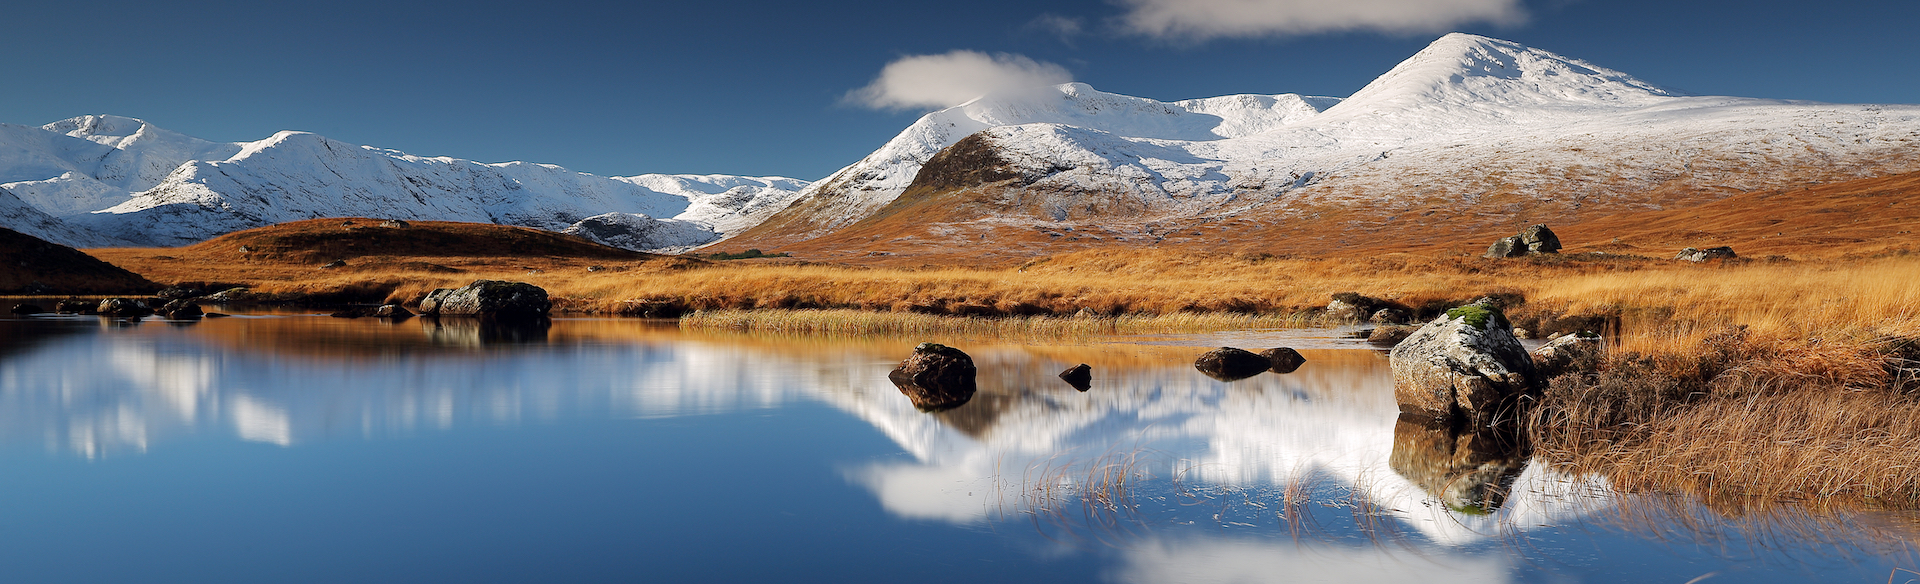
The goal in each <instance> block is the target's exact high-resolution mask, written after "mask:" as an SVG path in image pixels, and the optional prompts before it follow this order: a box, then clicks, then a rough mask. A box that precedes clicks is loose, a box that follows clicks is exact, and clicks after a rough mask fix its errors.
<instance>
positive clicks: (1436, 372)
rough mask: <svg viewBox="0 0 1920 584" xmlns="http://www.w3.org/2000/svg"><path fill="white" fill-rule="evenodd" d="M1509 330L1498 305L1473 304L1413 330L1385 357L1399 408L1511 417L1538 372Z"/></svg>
mask: <svg viewBox="0 0 1920 584" xmlns="http://www.w3.org/2000/svg"><path fill="white" fill-rule="evenodd" d="M1512 329H1513V325H1511V324H1509V323H1508V322H1507V318H1506V315H1505V314H1503V313H1502V312H1501V311H1500V308H1499V307H1497V306H1495V305H1494V304H1492V303H1475V304H1469V305H1466V306H1461V307H1459V308H1455V309H1453V310H1449V311H1447V313H1446V314H1444V315H1441V316H1440V317H1439V318H1435V319H1434V320H1433V322H1430V323H1427V324H1426V325H1425V326H1422V327H1420V330H1417V331H1414V333H1413V334H1412V335H1409V336H1408V337H1407V338H1406V340H1404V341H1401V342H1400V344H1399V345H1396V346H1394V348H1393V352H1392V354H1391V356H1390V358H1389V360H1390V361H1391V363H1392V365H1393V397H1394V400H1395V401H1397V402H1399V404H1400V411H1402V412H1409V413H1416V414H1422V415H1427V416H1432V417H1435V418H1440V419H1461V420H1465V421H1467V422H1469V423H1472V424H1474V425H1476V426H1484V425H1487V424H1491V423H1494V422H1496V421H1503V420H1511V419H1513V418H1514V417H1515V416H1517V415H1518V414H1519V411H1518V407H1519V405H1520V404H1521V398H1523V397H1526V396H1531V395H1533V394H1535V393H1536V392H1537V390H1538V387H1539V374H1538V372H1537V371H1536V370H1535V369H1534V366H1533V358H1532V357H1531V356H1530V355H1528V354H1527V351H1526V349H1524V348H1522V347H1521V346H1520V339H1517V338H1514V336H1513V331H1512Z"/></svg>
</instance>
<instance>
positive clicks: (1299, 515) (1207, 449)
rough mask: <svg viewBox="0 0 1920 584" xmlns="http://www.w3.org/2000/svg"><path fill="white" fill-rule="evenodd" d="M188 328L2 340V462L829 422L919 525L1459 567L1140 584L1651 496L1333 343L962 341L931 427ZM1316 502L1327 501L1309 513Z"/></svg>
mask: <svg viewBox="0 0 1920 584" xmlns="http://www.w3.org/2000/svg"><path fill="white" fill-rule="evenodd" d="M161 324H162V323H158V322H147V323H142V324H138V325H126V324H124V323H108V324H102V323H101V322H100V321H98V320H97V319H93V318H92V317H85V318H80V319H74V318H64V319H33V320H7V321H0V339H4V342H0V447H5V448H15V449H18V448H45V449H50V450H53V451H57V452H62V453H69V454H73V455H78V456H82V457H88V458H96V457H107V458H112V457H115V456H124V455H133V454H137V453H140V452H145V451H149V450H152V449H161V448H166V447H167V444H168V443H169V441H172V440H175V439H179V438H183V437H186V436H190V435H208V434H210V435H216V436H232V437H234V438H238V439H241V440H246V441H254V442H264V443H271V444H278V445H282V446H292V445H299V444H303V443H310V442H316V441H324V440H331V439H337V438H355V439H364V438H380V437H389V436H407V435H411V434H416V433H419V432H424V431H434V430H437V429H447V428H454V427H458V426H464V425H517V424H524V423H547V422H554V421H559V420H564V419H570V418H605V417H615V418H669V417H683V416H695V415H702V414H720V413H730V412H740V411H747V410H771V409H777V408H782V407H786V406H791V405H796V404H803V403H819V404H826V405H829V406H831V407H832V408H834V409H836V410H838V411H840V412H844V413H846V414H848V415H851V416H852V417H854V418H857V419H858V420H861V421H863V422H864V423H865V424H866V425H869V426H871V427H872V428H873V429H874V430H877V431H878V432H879V433H881V434H883V435H884V436H885V437H886V438H887V439H889V440H890V441H892V442H893V443H894V444H896V445H897V446H898V448H899V449H900V450H903V451H905V453H907V454H908V455H909V457H908V458H904V459H902V458H885V459H878V460H868V461H865V462H860V463H855V464H851V465H847V466H844V467H842V468H841V469H840V472H841V473H843V475H844V476H845V477H846V478H847V480H848V481H850V482H852V483H853V484H855V485H858V487H859V488H863V489H865V490H866V491H868V492H870V493H871V496H872V497H873V499H874V500H877V502H878V504H879V505H880V506H881V507H882V508H884V509H885V510H886V511H887V512H888V513H890V514H892V515H894V516H896V517H899V518H905V519H911V520H922V521H936V522H944V523H951V524H957V525H980V524H991V523H994V522H1001V521H1006V520H1009V519H1013V520H1021V521H1027V520H1032V521H1033V523H1034V524H1035V526H1036V527H1038V528H1039V529H1040V530H1041V531H1043V532H1046V531H1048V530H1049V529H1050V527H1049V526H1048V525H1046V522H1047V521H1053V520H1055V519H1057V518H1059V517H1062V516H1065V515H1071V514H1070V513H1067V514H1063V513H1061V510H1062V506H1063V505H1066V506H1073V505H1079V506H1081V507H1078V508H1077V509H1081V510H1089V509H1090V510H1092V512H1091V514H1090V515H1088V516H1096V515H1100V514H1102V513H1107V514H1110V515H1112V516H1125V517H1127V518H1128V521H1132V522H1135V523H1140V524H1143V525H1149V526H1150V525H1152V524H1169V525H1185V524H1188V523H1192V522H1199V523H1201V524H1213V525H1218V526H1219V527H1220V528H1222V529H1245V530H1247V531H1246V533H1248V534H1250V535H1251V534H1260V533H1264V534H1266V536H1267V537H1271V536H1272V535H1273V534H1288V533H1292V534H1295V535H1298V534H1299V532H1300V529H1301V526H1302V525H1303V524H1311V525H1310V527H1312V526H1314V525H1317V527H1314V528H1315V529H1319V530H1322V531H1324V532H1325V534H1324V535H1327V536H1329V537H1333V538H1336V539H1337V538H1341V537H1345V538H1355V537H1357V538H1361V539H1363V540H1368V541H1379V540H1380V539H1381V538H1383V537H1384V538H1386V539H1389V540H1413V541H1417V542H1420V545H1422V546H1423V547H1425V549H1426V551H1424V552H1423V553H1422V554H1421V555H1422V556H1424V557H1425V558H1426V559H1425V560H1423V561H1428V562H1437V563H1439V564H1443V565H1449V566H1451V567H1450V568H1449V570H1448V571H1446V572H1444V573H1442V574H1433V573H1428V572H1429V571H1430V569H1429V566H1428V565H1426V564H1410V565H1403V564H1397V563H1388V564H1380V563H1378V562H1373V563H1371V564H1368V566H1361V567H1356V566H1355V565H1351V564H1354V563H1355V562H1359V560H1360V559H1362V558H1375V557H1376V556H1375V555H1374V552H1372V551H1364V548H1366V546H1362V547H1361V548H1355V547H1352V546H1333V547H1328V546H1327V545H1326V544H1324V543H1315V542H1313V541H1305V542H1299V541H1285V540H1280V541H1275V540H1269V539H1260V538H1258V537H1255V538H1254V539H1235V538H1231V537H1229V538H1224V539H1222V538H1212V537H1207V538H1201V537H1157V536H1156V537H1140V538H1138V539H1137V540H1136V541H1134V542H1132V543H1130V544H1128V547H1129V549H1131V550H1133V551H1132V552H1131V553H1129V554H1127V557H1126V560H1125V566H1123V568H1122V569H1121V570H1120V571H1119V572H1118V573H1116V575H1115V577H1116V578H1117V579H1120V580H1125V581H1141V582H1152V581H1165V580H1167V579H1169V577H1170V576H1172V575H1180V574H1184V575H1187V576H1194V577H1199V576H1202V575H1210V576H1207V577H1203V578H1200V579H1219V580H1235V581H1238V580H1262V579H1267V578H1266V577H1256V576H1259V575H1262V574H1265V575H1266V576H1267V577H1272V574H1269V573H1267V572H1266V570H1268V569H1269V568H1270V567H1271V566H1272V565H1274V564H1275V563H1290V564H1295V565H1296V569H1295V570H1294V571H1292V572H1289V573H1288V574H1291V575H1292V576H1296V577H1299V578H1307V579H1311V578H1313V577H1318V576H1314V575H1313V572H1314V570H1315V569H1317V568H1311V567H1310V566H1320V567H1324V568H1325V569H1326V572H1327V573H1326V574H1323V575H1321V576H1324V577H1327V578H1334V577H1336V576H1338V577H1353V576H1355V575H1356V574H1360V573H1366V574H1370V575H1371V576H1370V577H1377V578H1381V579H1388V580H1394V579H1403V578H1404V579H1412V578H1420V579H1422V580H1436V581H1448V580H1459V581H1467V580H1472V581H1489V580H1499V579H1500V578H1499V577H1497V575H1498V574H1503V573H1506V572H1507V571H1508V570H1509V569H1510V568H1511V567H1512V566H1511V564H1512V563H1513V561H1514V560H1512V559H1510V558H1508V557H1506V556H1503V555H1499V554H1493V555H1488V554H1485V553H1480V552H1470V551H1467V550H1469V549H1470V547H1471V546H1474V545H1475V544H1479V543H1491V544H1493V545H1500V544H1502V543H1503V542H1506V541H1509V540H1510V539H1511V538H1514V537H1518V534H1523V533H1526V532H1530V531H1534V530H1541V529H1548V530H1555V529H1563V528H1572V529H1583V528H1584V527H1583V525H1585V524H1587V523H1588V522H1590V520H1591V518H1593V517H1595V516H1596V515H1604V514H1605V513H1606V512H1609V511H1610V510H1612V509H1615V508H1617V507H1618V506H1619V505H1621V504H1622V502H1623V501H1625V502H1628V503H1634V504H1640V503H1639V502H1640V501H1641V500H1640V499H1637V498H1635V497H1625V496H1622V495H1619V494H1616V493H1614V492H1613V491H1611V490H1610V489H1609V488H1608V486H1607V484H1606V482H1605V481H1604V480H1603V479H1601V478H1599V477H1570V476H1564V475H1559V474H1557V473H1554V472H1552V471H1549V470H1545V469H1543V468H1540V467H1539V466H1537V465H1531V466H1530V465H1527V464H1526V452H1525V449H1524V448H1523V447H1522V445H1519V444H1517V443H1516V442H1514V441H1512V440H1511V439H1510V438H1505V437H1501V436H1496V435H1489V434H1476V433H1473V432H1471V431H1468V432H1462V431H1461V430H1459V429H1456V428H1447V427H1440V426H1434V425H1431V424H1427V423H1425V422H1423V421H1421V420H1417V419H1404V418H1401V417H1400V416H1399V412H1398V408H1397V407H1396V405H1395V404H1394V402H1393V399H1392V394H1393V392H1392V388H1391V374H1390V371H1389V369H1388V365H1387V361H1386V359H1385V358H1384V356H1383V355H1381V354H1380V353H1378V352H1375V351H1370V350H1326V349H1319V350H1314V349H1309V350H1305V351H1302V353H1303V354H1305V356H1306V358H1307V363H1306V365H1305V366H1303V367H1301V368H1300V369H1298V370H1297V371H1294V372H1292V373H1289V374H1284V375H1281V374H1272V373H1267V374H1261V375H1257V376H1254V377H1251V378H1248V379H1243V380H1238V381H1233V382H1222V381H1217V380H1214V379H1210V378H1207V377H1205V376H1203V375H1201V374H1200V373H1198V372H1196V371H1195V370H1194V369H1193V368H1192V367H1191V365H1190V363H1191V362H1192V359H1193V356H1194V355H1197V354H1199V353H1200V352H1203V351H1205V350H1206V349H1207V348H1210V346H1209V345H1207V343H1208V342H1215V341H1218V339H1198V340H1195V341H1194V342H1193V343H1190V344H1187V345H1181V344H1158V345H1146V344H1134V343H1122V342H1107V343H1093V344H1079V345H1061V346H1031V345H1008V344H1001V343H994V342H975V343H965V342H959V341H953V342H952V343H951V344H953V345H954V346H956V347H960V348H962V349H963V350H965V351H967V352H968V353H969V354H971V356H972V358H973V360H974V362H975V364H976V366H977V368H978V371H979V374H978V378H977V381H976V388H975V393H974V394H973V396H972V398H971V399H970V400H968V401H966V402H965V403H964V404H963V405H959V406H958V407H953V408H951V409H944V410H939V411H933V412H926V411H922V410H921V409H919V408H916V407H915V405H914V403H913V402H912V400H910V399H908V397H907V396H905V395H903V394H902V392H901V390H900V389H899V388H897V387H896V386H895V385H894V384H893V383H892V382H890V381H889V380H888V372H889V371H890V370H891V369H892V368H893V367H894V366H895V365H897V364H898V363H899V360H900V359H902V358H904V357H905V356H906V355H907V354H908V352H910V351H911V350H912V348H913V346H914V344H915V342H916V341H914V340H905V339H880V338H859V339H826V338H805V337H803V338H768V337H752V336H745V335H732V334H724V333H698V332H687V331H681V330H679V329H677V328H674V327H672V325H671V324H668V325H666V326H661V325H659V324H650V323H646V322H638V321H619V320H594V319H578V320H572V319H561V320H557V321H555V322H554V323H552V325H551V327H538V328H537V329H526V328H519V329H500V328H497V327H496V328H489V327H487V326H483V325H482V323H478V322H474V321H457V320H442V321H435V320H433V319H412V320H406V321H400V322H384V321H376V320H370V319H359V320H344V319H328V318H324V317H273V318H230V319H218V320H208V321H204V322H201V323H198V324H195V325H192V326H187V327H172V326H157V325H161ZM1241 340H1245V339H1241ZM1156 342H1164V340H1158V341H1156ZM1256 342H1264V341H1256ZM1261 348H1264V347H1261ZM1078 363H1087V364H1089V365H1091V366H1092V372H1093V379H1092V383H1091V387H1090V388H1089V390H1087V391H1085V392H1082V391H1080V390H1079V389H1077V388H1075V387H1073V386H1072V385H1070V384H1068V383H1066V382H1064V381H1062V380H1061V379H1060V377H1059V376H1058V374H1059V373H1060V371H1062V370H1063V369H1065V368H1067V367H1069V366H1072V365H1075V364H1078ZM716 464H725V462H724V461H719V462H716ZM1303 485H1304V486H1303ZM1116 488H1117V489H1118V490H1115V489H1116ZM1296 491H1299V492H1301V493H1305V492H1306V491H1311V493H1306V494H1310V495H1311V496H1312V497H1317V498H1319V500H1317V501H1314V502H1310V503H1303V502H1302V501H1299V500H1295V494H1296ZM1103 493H1104V494H1103ZM1103 497H1105V498H1103ZM1111 497H1119V498H1120V499H1123V500H1116V499H1113V498H1111ZM1123 507H1125V508H1123ZM1642 507H1644V505H1642ZM1329 509H1331V511H1329ZM1078 512H1079V511H1075V513H1078ZM1684 512H1685V511H1683V513H1684ZM1290 513H1291V514H1292V515H1289V514H1290ZM1303 514H1304V515H1303ZM1340 521H1346V522H1349V523H1351V525H1345V526H1344V527H1342V526H1341V525H1336V524H1338V523H1340ZM1121 523H1125V521H1123V522H1121ZM1840 524H1841V527H1842V528H1844V525H1845V522H1840ZM1342 525H1344V524H1342ZM1069 527H1071V529H1069V531H1072V530H1079V531H1081V532H1084V531H1085V528H1087V527H1089V525H1076V526H1069ZM1109 527H1111V525H1109ZM1125 530H1126V529H1125V528H1124V526H1123V529H1122V531H1125ZM1311 530H1312V529H1309V531H1311ZM1235 533H1239V532H1235ZM1049 537H1050V538H1053V537H1054V535H1049ZM1056 539H1057V538H1056ZM1096 539H1099V538H1096ZM1310 539H1311V538H1310ZM1303 546H1304V547H1303ZM1474 549H1477V548H1474ZM1196 558H1205V559H1204V560H1202V559H1196ZM1360 563H1366V562H1360ZM1696 575H1697V574H1696ZM1279 579H1280V580H1286V579H1287V578H1279ZM1683 580H1684V579H1683Z"/></svg>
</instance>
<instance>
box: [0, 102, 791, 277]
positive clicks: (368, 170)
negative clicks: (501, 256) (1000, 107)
mask: <svg viewBox="0 0 1920 584" xmlns="http://www.w3.org/2000/svg"><path fill="white" fill-rule="evenodd" d="M805 185H806V183H805V182H804V181H797V180H794V179H787V178H780V177H767V178H752V177H734V176H726V175H708V176H693V175H684V176H667V175H640V176H635V177H624V178H623V177H601V176H596V175H591V174H586V173H580V172H574V171H571V170H567V169H565V168H561V167H559V166H554V165H550V164H533V163H526V162H506V163H498V164H485V163H479V162H474V161H470V160H461V159H457V158H448V157H423V156H415V155H411V154H407V153H404V152H399V151H394V150H385V149H380V148H374V147H370V146H358V145H353V144H347V143H343V142H339V141H336V140H330V139H327V138H325V137H322V136H319V135H315V134H310V133H305V132H280V133H277V134H275V135H273V136H272V137H270V138H267V139H265V140H260V141H256V142H246V143H231V144H229V143H218V142H210V141H206V140H201V139H198V138H192V137H188V136H184V135H181V134H177V133H173V132H169V131H166V130H162V129H159V128H156V127H154V126H153V125H151V124H148V123H146V122H143V121H141V120H137V119H133V118H124V117H117V116H82V117H78V118H73V119H69V120H63V121H59V122H54V123H52V124H48V125H46V126H42V127H39V128H30V127H25V126H15V125H0V186H3V187H4V188H6V189H7V190H9V191H12V192H13V193H15V194H17V195H19V199H20V200H21V201H23V202H24V203H26V204H27V205H30V206H31V207H32V208H33V209H35V210H37V211H39V212H41V213H43V214H44V215H49V216H52V217H53V218H54V220H53V221H52V222H49V221H48V220H47V219H46V218H42V217H31V218H29V217H27V216H25V215H20V214H19V213H13V214H12V215H9V216H8V217H6V218H5V219H6V220H7V221H8V223H7V226H9V227H12V226H14V225H15V224H16V223H17V224H20V225H23V226H26V227H25V228H21V230H22V231H33V230H34V229H39V231H40V232H41V233H44V234H45V235H48V236H51V237H49V239H51V240H53V241H58V242H61V243H69V244H74V245H82V246H87V245H100V244H108V243H125V242H132V243H135V244H141V245H180V244H186V243H192V242H195V241H199V240H202V239H206V238H209V237H213V236H216V235H220V234H223V233H227V232H231V231H236V230H240V229H247V228H252V227H259V226H263V225H269V224H273V223H279V222H283V221H291V220H298V219H310V218H316V217H338V216H370V217H386V218H397V219H411V220H451V221H473V222H484V223H499V224H507V225H520V226H526V227H536V228H541V229H549V230H554V231H559V230H564V229H567V228H568V227H571V226H573V225H574V224H575V223H576V222H579V221H581V220H583V219H586V218H588V217H593V216H596V215H605V214H609V213H619V214H625V215H626V216H627V220H626V221H624V222H623V224H625V225H640V224H642V223H645V222H649V221H667V220H674V223H673V224H672V225H670V226H668V228H666V229H649V230H647V231H657V232H662V233H673V234H675V238H674V239H673V240H672V241H671V242H665V243H662V244H660V245H651V244H652V243H653V242H650V241H648V240H646V239H645V238H641V237H625V238H623V239H621V241H624V242H627V243H628V244H630V245H636V246H649V247H638V248H636V249H652V248H658V247H674V246H681V247H684V246H687V245H695V244H698V243H704V242H706V241H712V240H713V239H717V238H719V237H721V236H723V235H725V234H727V233H729V232H731V231H733V230H736V229H738V228H740V227H741V226H743V225H745V224H750V223H751V222H752V220H751V219H748V217H749V216H751V215H753V214H756V213H758V214H761V215H764V214H766V213H768V211H767V210H766V209H765V208H766V207H769V206H775V207H777V206H779V205H784V204H785V202H786V201H788V200H790V199H791V198H792V196H793V195H794V194H795V193H797V192H798V191H799V190H800V189H801V188H802V187H804V186H805ZM0 203H4V201H0ZM13 215H20V216H21V218H20V219H17V220H16V219H13V218H12V216H13ZM654 218H660V219H654ZM62 223H64V224H65V225H59V224H62ZM29 224H31V225H29ZM35 226H38V227H35ZM70 232H73V233H79V234H81V235H79V236H75V235H70V234H69V233H70ZM86 234H92V235H86Z"/></svg>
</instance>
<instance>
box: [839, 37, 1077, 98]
mask: <svg viewBox="0 0 1920 584" xmlns="http://www.w3.org/2000/svg"><path fill="white" fill-rule="evenodd" d="M1072 80H1073V75H1071V74H1069V73H1067V69H1066V68H1065V67H1061V66H1059V65H1055V64H1053V63H1047V62H1043V61H1035V60H1033V59H1029V58H1026V57H1022V56H1020V55H1009V54H1006V53H999V54H993V55H989V54H986V53H981V52H977V51H953V52H949V53H946V54H942V55H912V56H907V57H901V58H899V59H896V60H894V61H893V62H892V63H887V66H886V67H883V68H881V69H880V76H879V77H876V78H874V80H873V83H869V84H867V86H866V87H862V88H860V89H855V90H853V92H852V93H848V94H847V100H848V101H850V102H853V103H857V104H861V105H865V106H867V107H872V108H876V109H914V108H923V107H947V106H951V105H957V104H960V103H963V102H965V101H967V100H970V99H973V98H976V97H980V96H981V95H985V94H987V93H990V92H993V91H998V90H1002V89H1017V88H1023V87H1033V86H1039V85H1056V84H1060V83H1066V82H1068V81H1072Z"/></svg>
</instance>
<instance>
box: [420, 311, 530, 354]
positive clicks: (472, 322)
mask: <svg viewBox="0 0 1920 584" xmlns="http://www.w3.org/2000/svg"><path fill="white" fill-rule="evenodd" d="M420 323H421V329H422V330H424V331H426V333H427V338H428V339H430V340H432V341H433V344H435V345H440V346H448V347H481V346H486V345H525V344H540V343H545V342H547V331H548V330H549V329H552V328H553V322H552V321H549V320H547V319H539V320H526V321H502V320H496V319H491V318H457V317H448V318H433V317H428V318H423V319H420Z"/></svg>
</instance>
